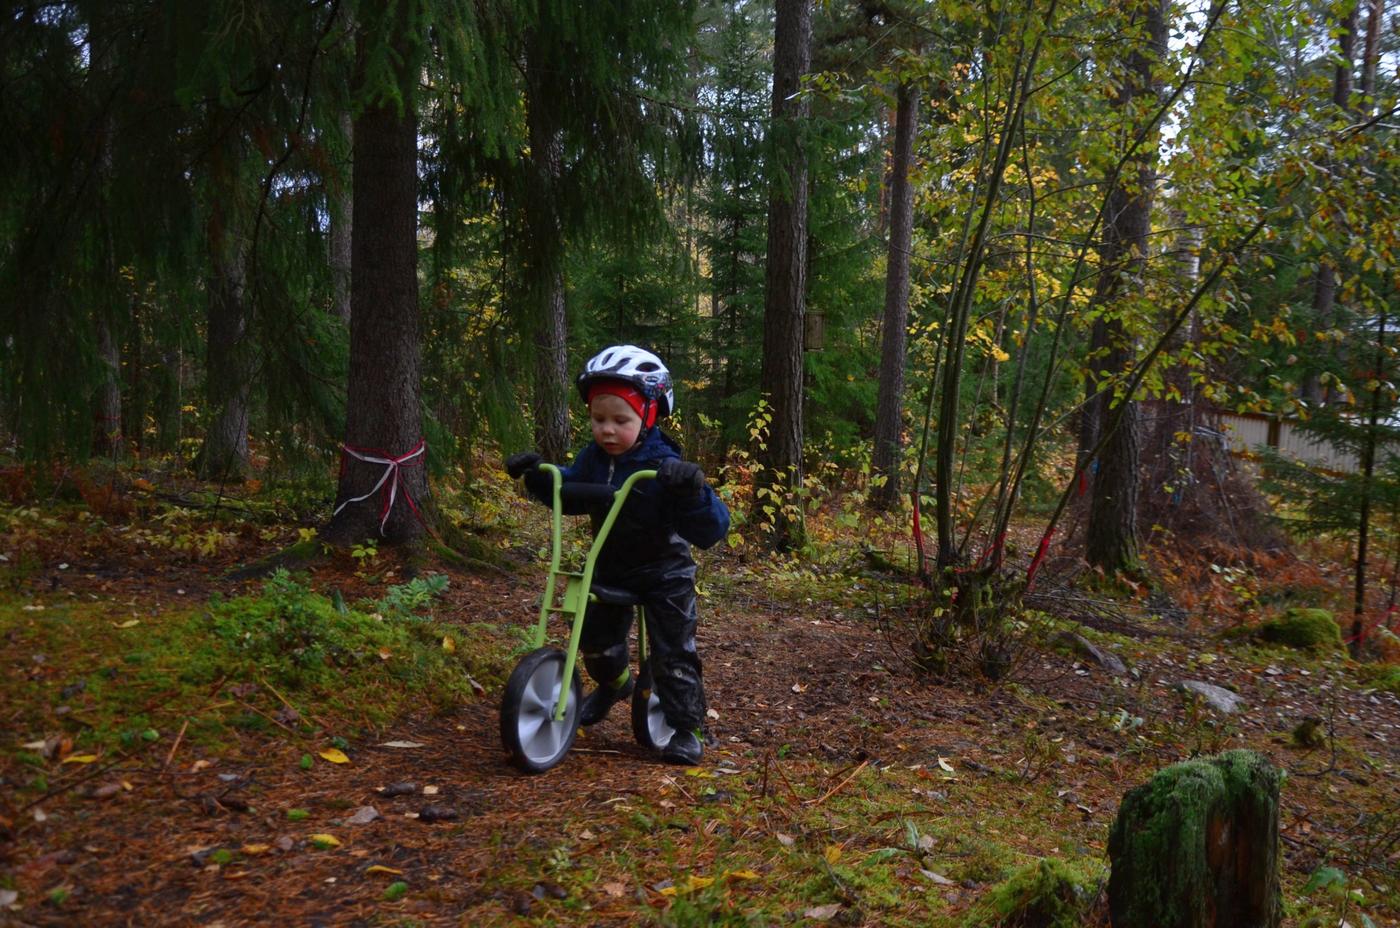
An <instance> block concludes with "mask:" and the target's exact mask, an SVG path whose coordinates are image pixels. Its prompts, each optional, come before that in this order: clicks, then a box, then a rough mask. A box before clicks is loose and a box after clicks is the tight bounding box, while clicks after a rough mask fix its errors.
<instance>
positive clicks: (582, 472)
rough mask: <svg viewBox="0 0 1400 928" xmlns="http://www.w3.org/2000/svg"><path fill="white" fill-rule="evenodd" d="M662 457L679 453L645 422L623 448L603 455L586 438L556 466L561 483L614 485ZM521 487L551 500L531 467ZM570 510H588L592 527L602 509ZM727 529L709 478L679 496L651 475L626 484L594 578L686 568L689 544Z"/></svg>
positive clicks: (704, 544)
mask: <svg viewBox="0 0 1400 928" xmlns="http://www.w3.org/2000/svg"><path fill="white" fill-rule="evenodd" d="M667 458H677V459H679V458H681V449H680V446H678V445H677V444H676V443H675V442H674V441H673V440H672V439H671V437H670V436H669V435H667V434H666V433H664V432H662V431H661V429H659V428H655V427H653V428H650V429H648V430H647V431H646V433H645V434H644V435H643V436H642V440H641V441H640V442H638V444H637V445H636V446H635V447H634V448H632V450H630V451H628V452H626V453H625V454H621V455H618V456H617V457H616V458H614V457H612V456H611V455H609V454H608V453H607V452H606V451H604V450H603V449H602V448H600V447H598V443H597V442H589V443H588V444H587V445H585V446H584V448H583V450H582V451H580V452H579V453H578V457H576V458H574V462H573V463H572V464H570V465H569V466H568V467H565V468H562V472H563V479H564V482H565V483H570V482H575V483H606V484H610V485H612V486H613V487H620V486H622V483H623V481H624V480H626V479H627V478H628V477H630V476H631V475H632V474H634V473H636V472H637V471H639V470H652V469H655V468H657V467H659V466H660V465H661V462H662V461H664V460H666V459H667ZM525 488H526V489H527V490H529V491H530V494H531V495H532V496H534V497H535V498H536V499H538V500H540V501H541V502H543V503H545V504H551V503H552V502H553V498H552V494H553V483H552V481H551V478H550V476H549V475H548V474H546V473H543V472H540V471H532V472H530V473H528V474H526V475H525ZM565 511H566V512H569V514H571V515H582V514H584V513H585V512H588V514H590V515H592V516H593V528H594V531H597V529H598V527H599V526H600V525H601V524H602V521H603V515H604V513H603V512H598V511H596V510H593V511H589V510H588V509H586V508H582V507H570V506H566V507H565ZM728 534H729V510H728V509H727V508H726V507H725V505H724V502H723V501H722V500H721V499H720V498H719V497H718V496H717V495H716V494H715V491H714V490H713V489H712V488H711V487H710V485H709V484H706V485H705V488H704V489H703V490H702V491H701V493H700V494H699V495H698V496H695V497H693V498H680V497H677V496H676V495H674V494H672V493H669V492H667V491H666V489H665V488H664V487H662V486H661V485H660V484H659V483H658V482H657V481H655V480H643V481H640V482H639V483H637V484H635V485H634V486H633V487H632V492H631V493H630V494H629V495H628V497H627V503H626V504H625V505H624V506H623V507H622V511H621V512H619V513H618V516H617V521H616V522H615V523H613V527H612V531H611V532H610V533H609V535H608V540H607V542H606V544H604V546H603V550H602V551H601V552H599V554H598V562H597V566H596V573H597V575H598V576H599V578H600V579H609V578H611V579H613V580H629V579H630V580H631V581H632V582H633V583H634V584H636V583H638V582H640V583H641V584H643V585H645V581H646V579H647V577H646V575H648V574H651V573H653V572H655V571H657V570H658V569H659V570H662V571H664V572H666V573H668V574H670V573H672V572H673V571H675V570H678V569H680V570H685V569H687V568H688V569H690V570H692V571H693V569H694V565H695V562H694V560H693V559H692V558H691V556H690V546H691V545H695V546H696V547H698V548H708V547H710V546H711V545H713V544H715V543H716V542H718V541H720V540H721V539H723V538H724V537H725V536H727V535H728Z"/></svg>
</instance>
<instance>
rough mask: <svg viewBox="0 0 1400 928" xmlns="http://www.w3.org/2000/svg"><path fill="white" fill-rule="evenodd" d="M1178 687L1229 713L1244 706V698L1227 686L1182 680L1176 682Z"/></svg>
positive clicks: (1219, 710)
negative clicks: (1226, 687)
mask: <svg viewBox="0 0 1400 928" xmlns="http://www.w3.org/2000/svg"><path fill="white" fill-rule="evenodd" d="M1176 688H1177V689H1179V690H1181V691H1182V692H1184V693H1194V694H1195V695H1197V696H1199V697H1201V698H1202V699H1204V700H1205V701H1206V704H1207V705H1208V706H1210V707H1211V708H1212V709H1214V710H1216V711H1217V712H1223V713H1225V714H1227V715H1230V714H1233V713H1235V712H1238V711H1240V709H1242V708H1243V707H1244V700H1243V699H1241V698H1240V696H1239V694H1238V693H1232V692H1231V691H1229V690H1227V689H1225V687H1223V686H1216V685H1215V684H1214V683H1203V682H1201V681H1200V680H1182V681H1181V682H1180V683H1178V684H1176Z"/></svg>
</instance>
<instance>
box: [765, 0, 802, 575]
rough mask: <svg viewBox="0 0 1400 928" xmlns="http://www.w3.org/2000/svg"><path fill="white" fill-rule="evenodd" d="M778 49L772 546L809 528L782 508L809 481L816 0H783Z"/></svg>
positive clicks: (772, 248) (770, 370)
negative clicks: (806, 418)
mask: <svg viewBox="0 0 1400 928" xmlns="http://www.w3.org/2000/svg"><path fill="white" fill-rule="evenodd" d="M773 42H774V52H773V106H772V125H771V133H770V136H771V139H772V148H771V153H772V160H771V162H770V165H771V173H770V176H769V193H768V257H767V275H766V282H765V286H764V304H763V371H762V374H761V376H760V384H761V389H762V392H763V395H764V396H766V397H767V399H768V402H769V403H770V404H771V407H772V413H773V418H772V422H771V425H770V428H769V433H768V446H767V448H766V449H765V451H764V453H763V454H762V458H761V459H762V462H763V464H764V465H765V473H764V475H763V486H761V487H760V489H767V490H768V491H769V492H770V493H771V494H773V496H770V497H769V501H768V503H766V505H767V504H771V506H772V508H773V511H772V513H771V520H770V521H771V523H772V526H773V532H772V535H771V540H770V543H771V544H772V546H773V547H774V549H776V550H787V549H789V548H792V547H795V546H797V545H800V544H801V543H802V527H801V524H800V522H798V521H797V520H796V519H795V518H793V517H792V514H791V513H789V512H788V511H787V510H786V508H785V507H784V505H783V502H784V501H785V500H787V498H788V495H789V494H790V493H791V492H792V491H794V490H796V489H798V488H799V487H801V485H802V439H803V421H802V386H803V384H802V379H803V363H802V330H803V319H804V315H805V311H806V288H807V156H806V151H805V143H804V140H803V138H802V132H803V126H804V123H805V121H806V116H807V104H806V102H805V101H803V100H801V99H800V98H798V97H797V96H796V94H797V92H798V89H799V87H800V84H801V80H802V75H803V74H805V73H806V71H807V68H808V65H809V63H810V61H811V42H812V7H811V3H810V0H778V2H777V18H776V28H775V32H774V39H773Z"/></svg>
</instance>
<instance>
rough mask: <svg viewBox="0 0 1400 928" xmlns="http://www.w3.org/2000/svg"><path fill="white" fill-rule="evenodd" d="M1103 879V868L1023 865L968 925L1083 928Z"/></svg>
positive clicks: (1053, 862) (1048, 861) (1052, 862)
mask: <svg viewBox="0 0 1400 928" xmlns="http://www.w3.org/2000/svg"><path fill="white" fill-rule="evenodd" d="M1103 878H1104V870H1103V867H1101V866H1100V865H1098V864H1095V863H1090V862H1082V863H1070V862H1067V861H1064V860H1060V859H1058V858H1054V857H1047V858H1044V859H1043V860H1038V861H1036V862H1035V863H1032V864H1028V865H1026V866H1024V867H1021V868H1020V869H1018V870H1016V871H1015V872H1013V873H1012V874H1011V875H1010V876H1009V877H1007V878H1006V879H1005V880H1003V881H1002V882H1001V883H998V884H997V885H996V886H993V887H992V888H991V889H990V890H988V891H987V893H986V895H984V896H983V897H982V898H981V899H980V900H979V901H978V902H977V904H976V905H974V906H973V907H972V909H971V911H969V912H968V916H967V919H966V921H965V922H964V924H965V925H966V926H968V928H981V926H991V925H998V926H1006V928H1078V926H1080V925H1082V924H1084V918H1085V916H1086V915H1087V914H1088V911H1089V909H1090V907H1091V906H1092V905H1093V904H1094V900H1095V899H1096V898H1097V897H1098V894H1099V889H1100V888H1101V887H1102V885H1103Z"/></svg>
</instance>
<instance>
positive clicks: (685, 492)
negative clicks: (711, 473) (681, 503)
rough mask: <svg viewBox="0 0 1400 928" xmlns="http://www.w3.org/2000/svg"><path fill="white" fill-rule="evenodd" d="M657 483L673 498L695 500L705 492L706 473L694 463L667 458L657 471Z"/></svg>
mask: <svg viewBox="0 0 1400 928" xmlns="http://www.w3.org/2000/svg"><path fill="white" fill-rule="evenodd" d="M656 482H657V483H659V484H661V486H662V487H664V488H665V489H666V491H667V492H668V493H670V494H672V495H673V496H681V497H692V498H693V497H696V496H699V495H700V494H701V493H702V492H704V490H705V472H704V471H703V470H701V469H700V465H699V464H696V463H694V462H692V461H681V460H678V459H676V458H667V459H666V460H664V461H662V462H661V466H660V467H658V468H657V469H656Z"/></svg>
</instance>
